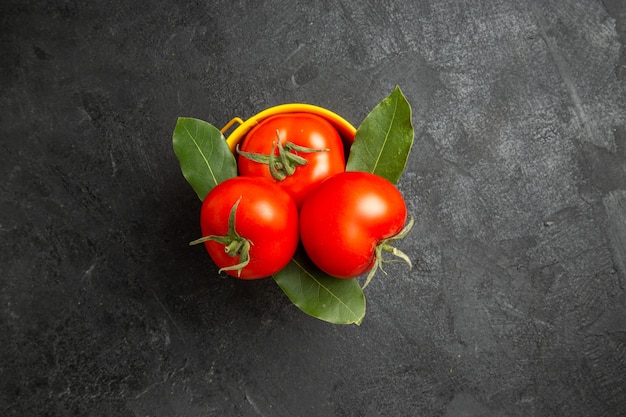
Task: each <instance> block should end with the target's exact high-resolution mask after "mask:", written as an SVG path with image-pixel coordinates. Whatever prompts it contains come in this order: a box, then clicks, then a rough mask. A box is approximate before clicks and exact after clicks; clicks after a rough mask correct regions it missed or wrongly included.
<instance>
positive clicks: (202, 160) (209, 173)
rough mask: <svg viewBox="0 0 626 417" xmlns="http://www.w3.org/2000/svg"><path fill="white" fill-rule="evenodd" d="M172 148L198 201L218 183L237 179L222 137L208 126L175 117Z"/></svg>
mask: <svg viewBox="0 0 626 417" xmlns="http://www.w3.org/2000/svg"><path fill="white" fill-rule="evenodd" d="M172 144H173V146H174V153H175V154H176V157H177V158H178V162H179V163H180V168H181V171H182V173H183V176H184V177H185V179H186V180H187V182H188V183H189V184H190V185H191V187H192V188H193V189H194V191H195V192H196V194H197V195H198V198H200V200H204V197H206V195H207V194H208V193H209V191H211V189H213V187H215V186H216V185H217V184H219V183H220V182H222V181H224V180H227V179H229V178H232V177H235V176H237V163H236V161H235V157H234V155H233V154H232V152H231V151H230V149H229V147H228V145H227V144H226V140H225V139H224V135H222V133H221V132H220V131H219V129H218V128H216V127H215V126H213V125H211V124H210V123H207V122H205V121H203V120H199V119H194V118H189V117H179V118H178V120H177V122H176V127H175V128H174V134H173V136H172Z"/></svg>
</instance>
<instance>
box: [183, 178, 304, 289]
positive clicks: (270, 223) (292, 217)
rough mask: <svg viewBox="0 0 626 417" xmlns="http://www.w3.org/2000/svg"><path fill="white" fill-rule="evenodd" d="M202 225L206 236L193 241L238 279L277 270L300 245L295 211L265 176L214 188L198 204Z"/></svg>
mask: <svg viewBox="0 0 626 417" xmlns="http://www.w3.org/2000/svg"><path fill="white" fill-rule="evenodd" d="M200 226H201V229H202V236H205V237H204V238H201V239H198V240H197V241H195V242H192V243H200V242H204V244H205V246H206V249H207V251H208V252H209V255H210V256H211V259H213V261H214V262H215V264H216V265H217V266H218V267H219V268H220V269H221V270H222V271H225V272H226V273H227V274H229V275H231V276H234V277H237V278H241V279H257V278H263V277H268V276H270V275H272V274H274V273H276V272H278V271H280V270H281V269H282V268H283V267H285V266H286V265H287V263H288V262H289V260H291V258H292V257H293V254H294V253H295V251H296V247H297V245H298V209H297V207H296V205H295V203H294V201H293V199H292V198H291V197H290V196H289V194H287V193H286V192H285V191H284V190H282V189H281V188H280V187H279V186H277V185H276V184H274V183H273V182H272V181H269V180H267V179H265V178H258V177H235V178H231V179H228V180H226V181H223V182H221V183H220V184H218V185H217V186H215V187H214V188H213V189H212V190H211V191H210V192H209V193H208V194H207V196H206V197H205V199H204V202H203V203H202V209H201V212H200ZM207 236H212V238H208V237H207ZM227 248H229V249H228V250H227ZM227 252H230V253H227ZM246 255H247V257H248V259H249V262H248V263H247V264H245V265H243V264H244V263H245V260H246ZM237 265H239V267H237V268H234V267H235V266H237ZM242 266H243V267H242Z"/></svg>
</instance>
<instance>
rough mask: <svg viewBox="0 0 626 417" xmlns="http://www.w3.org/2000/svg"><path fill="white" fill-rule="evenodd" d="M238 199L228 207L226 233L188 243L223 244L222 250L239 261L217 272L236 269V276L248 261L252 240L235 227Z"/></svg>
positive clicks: (239, 274)
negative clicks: (209, 242)
mask: <svg viewBox="0 0 626 417" xmlns="http://www.w3.org/2000/svg"><path fill="white" fill-rule="evenodd" d="M240 201H241V197H239V199H238V200H237V202H236V203H235V204H234V205H233V207H232V208H231V209H230V213H229V214H228V233H226V234H225V235H224V236H215V235H210V236H204V237H201V238H200V239H196V240H194V241H193V242H190V243H189V244H190V245H197V244H199V243H204V242H207V241H213V242H217V243H221V244H222V245H224V252H225V253H226V254H227V255H228V256H231V257H239V263H238V264H236V265H232V266H225V267H223V268H220V270H219V271H218V272H222V271H237V276H241V270H242V269H243V268H245V267H246V266H247V265H248V264H249V263H250V247H251V246H252V242H251V241H250V240H248V239H246V238H244V237H242V236H240V235H239V233H237V230H236V227H235V215H236V213H237V207H239V202H240Z"/></svg>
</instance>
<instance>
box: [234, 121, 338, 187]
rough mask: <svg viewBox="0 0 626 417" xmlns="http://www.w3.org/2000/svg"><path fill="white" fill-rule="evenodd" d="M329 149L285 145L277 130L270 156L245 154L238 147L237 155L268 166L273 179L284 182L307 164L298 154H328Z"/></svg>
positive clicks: (287, 143) (293, 144)
mask: <svg viewBox="0 0 626 417" xmlns="http://www.w3.org/2000/svg"><path fill="white" fill-rule="evenodd" d="M328 151H329V149H312V148H307V147H304V146H300V145H296V144H295V143H293V142H286V143H285V144H284V145H283V144H282V142H281V140H280V133H279V132H278V130H276V141H275V142H272V151H271V152H270V153H269V155H266V154H262V153H254V152H245V151H242V150H241V149H240V148H239V145H237V153H238V154H239V155H241V156H243V157H244V158H247V159H249V160H251V161H253V162H257V163H259V164H265V165H268V168H269V170H270V174H271V175H272V178H274V179H275V180H276V181H282V180H284V179H285V178H287V177H288V176H290V175H293V174H295V172H296V168H298V167H300V166H304V165H306V164H307V160H306V159H305V158H303V157H301V156H300V155H298V154H297V153H294V152H302V153H313V152H328Z"/></svg>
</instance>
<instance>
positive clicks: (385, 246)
mask: <svg viewBox="0 0 626 417" xmlns="http://www.w3.org/2000/svg"><path fill="white" fill-rule="evenodd" d="M413 224H414V220H413V216H411V217H410V218H409V222H408V223H407V224H406V226H404V228H403V229H402V230H400V232H399V233H398V234H396V235H395V236H392V237H390V238H387V239H383V240H382V241H380V242H379V243H378V245H376V249H375V250H374V256H375V258H376V259H375V261H374V266H373V267H372V269H371V270H370V272H369V274H367V278H365V283H364V284H363V288H364V289H365V287H367V286H368V285H369V283H370V281H371V280H372V278H374V275H376V271H377V270H379V269H380V270H381V271H382V272H383V273H384V274H387V272H386V271H385V270H384V269H383V264H384V263H389V262H394V261H396V260H389V261H388V260H386V259H384V258H383V251H385V252H390V253H391V254H392V255H394V256H396V257H398V258H400V260H402V261H404V262H406V264H407V265H409V270H411V269H412V268H413V263H412V262H411V259H410V258H409V257H408V255H407V254H406V253H404V252H402V251H401V250H400V249H398V248H396V247H394V246H391V245H390V243H391V242H395V241H397V240H400V239H403V238H404V237H406V235H408V234H409V232H410V231H411V228H413Z"/></svg>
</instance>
